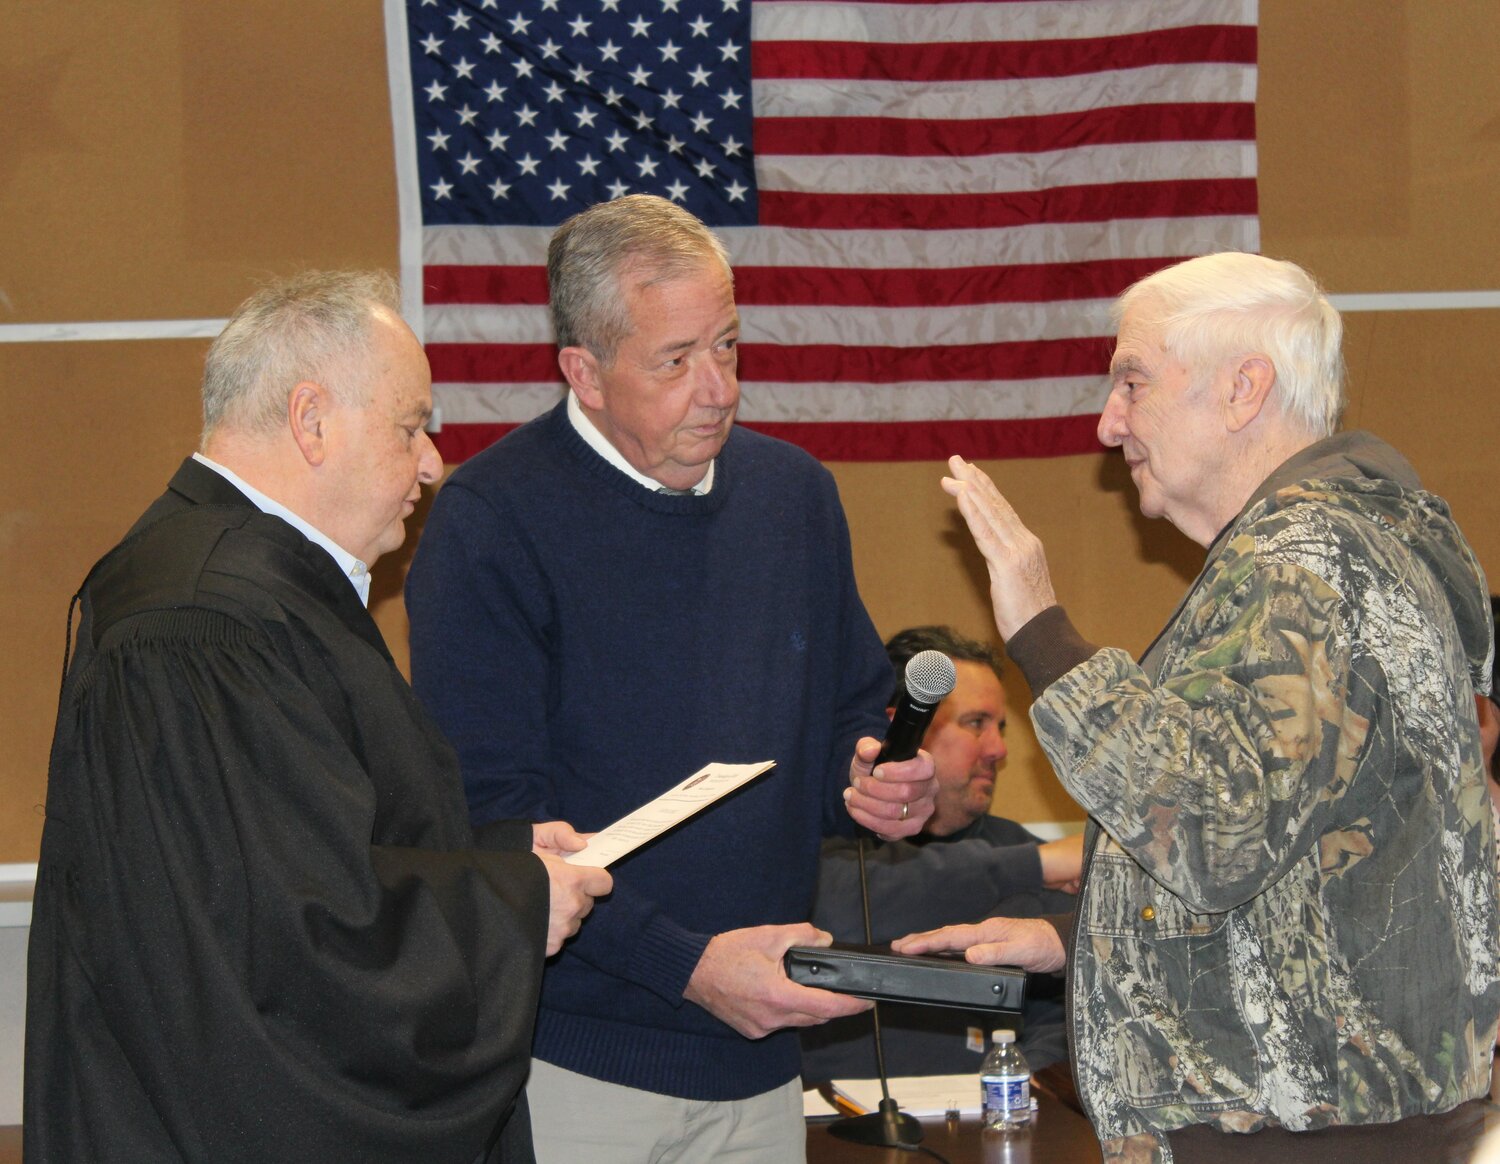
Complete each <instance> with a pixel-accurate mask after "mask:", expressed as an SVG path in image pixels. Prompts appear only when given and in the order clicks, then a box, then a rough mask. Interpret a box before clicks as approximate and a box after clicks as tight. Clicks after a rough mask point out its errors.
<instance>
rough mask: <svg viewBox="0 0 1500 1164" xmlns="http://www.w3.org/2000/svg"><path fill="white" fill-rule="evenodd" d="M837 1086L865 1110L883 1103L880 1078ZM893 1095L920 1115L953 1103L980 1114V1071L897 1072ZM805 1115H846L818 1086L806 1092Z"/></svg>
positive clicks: (835, 1087) (965, 1111) (839, 1082)
mask: <svg viewBox="0 0 1500 1164" xmlns="http://www.w3.org/2000/svg"><path fill="white" fill-rule="evenodd" d="M832 1086H833V1090H834V1091H836V1092H837V1093H838V1094H840V1095H842V1096H843V1097H844V1098H845V1099H847V1100H849V1101H851V1102H852V1103H853V1104H854V1105H855V1106H856V1107H860V1108H863V1109H864V1110H865V1111H876V1110H877V1109H878V1108H879V1107H880V1080H878V1079H835V1080H834V1081H833V1085H832ZM890 1089H891V1098H892V1099H894V1100H895V1101H896V1103H897V1105H898V1106H899V1107H900V1108H901V1110H902V1111H904V1112H906V1113H907V1114H908V1115H914V1116H917V1117H919V1118H920V1117H922V1116H940V1115H943V1114H944V1113H945V1112H947V1110H948V1109H949V1108H950V1107H956V1108H957V1109H958V1110H959V1112H960V1113H961V1114H962V1115H966V1116H977V1115H978V1114H979V1075H978V1074H977V1073H975V1074H973V1075H897V1076H895V1077H894V1078H892V1079H891V1080H890ZM802 1114H803V1115H804V1116H808V1117H813V1116H831V1115H842V1114H843V1113H842V1112H840V1111H838V1110H837V1109H835V1108H834V1107H833V1105H832V1104H830V1103H829V1102H828V1101H827V1100H826V1099H824V1098H823V1097H822V1096H821V1095H820V1094H819V1093H818V1090H817V1088H811V1089H809V1090H807V1091H804V1092H803V1093H802Z"/></svg>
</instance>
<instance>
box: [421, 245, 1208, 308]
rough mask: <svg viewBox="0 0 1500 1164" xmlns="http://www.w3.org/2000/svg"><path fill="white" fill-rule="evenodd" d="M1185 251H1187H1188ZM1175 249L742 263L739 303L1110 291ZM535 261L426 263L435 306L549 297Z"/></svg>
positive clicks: (1169, 259) (1048, 296)
mask: <svg viewBox="0 0 1500 1164" xmlns="http://www.w3.org/2000/svg"><path fill="white" fill-rule="evenodd" d="M1182 257H1186V256H1182ZM1176 261H1177V258H1176V257H1174V256H1154V257H1151V258H1144V259H1099V260H1095V261H1079V262H1073V263H1032V264H1028V265H1025V266H989V267H956V268H952V269H945V268H931V267H919V268H908V269H891V270H880V269H873V268H852V269H851V268H841V267H736V268H735V272H734V290H735V300H736V301H737V302H738V303H739V304H740V306H742V307H744V306H747V305H748V306H761V307H765V306H782V305H786V304H799V303H816V304H818V305H819V306H838V307H961V306H972V305H975V304H983V303H1049V302H1053V301H1055V300H1061V299H1105V298H1111V297H1113V296H1115V295H1118V294H1119V293H1120V292H1121V291H1123V290H1124V289H1125V288H1126V287H1128V286H1130V284H1132V283H1134V282H1135V281H1136V280H1137V279H1140V278H1143V277H1145V276H1146V275H1149V274H1151V272H1153V271H1157V270H1160V269H1161V268H1162V267H1165V266H1169V265H1170V264H1172V263H1174V262H1176ZM536 270H537V269H536V268H532V267H428V268H426V271H425V273H424V284H425V286H426V290H427V303H428V305H429V306H435V305H437V304H444V303H450V304H459V303H477V304H529V305H533V306H541V305H545V304H546V302H547V295H546V286H545V278H543V280H542V283H543V286H542V287H541V294H540V295H538V294H537V290H536V287H535V283H536V280H535V279H533V278H531V276H532V275H533V274H534V273H535V272H536Z"/></svg>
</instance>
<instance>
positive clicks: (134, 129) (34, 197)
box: [0, 0, 1500, 861]
mask: <svg viewBox="0 0 1500 1164" xmlns="http://www.w3.org/2000/svg"><path fill="white" fill-rule="evenodd" d="M1260 12H1261V18H1260V19H1261V41H1260V44H1261V49H1260V61H1261V66H1260V100H1259V103H1258V117H1259V139H1260V159H1261V163H1260V172H1261V181H1260V193H1261V222H1262V249H1263V250H1264V251H1265V252H1266V253H1268V254H1272V255H1276V256H1278V257H1284V258H1291V259H1294V260H1296V261H1297V262H1299V263H1302V264H1303V265H1304V266H1307V267H1308V268H1310V269H1311V270H1313V271H1314V272H1315V273H1316V274H1318V275H1319V277H1320V278H1321V279H1322V280H1323V282H1324V283H1325V284H1326V285H1327V287H1328V288H1329V290H1330V291H1332V292H1334V293H1335V294H1350V293H1361V292H1416V291H1455V290H1497V289H1500V257H1497V254H1500V251H1497V244H1500V200H1497V195H1496V191H1497V190H1500V70H1496V69H1495V68H1494V61H1495V60H1496V59H1500V7H1497V6H1496V4H1495V3H1494V0H1447V2H1445V3H1443V4H1431V3H1426V2H1424V0H1406V2H1401V0H1379V2H1378V3H1377V2H1375V0H1262V2H1261V5H1260ZM388 109H389V105H388V99H387V96H386V82H385V46H384V33H383V26H382V21H381V6H380V4H379V2H378V0H358V2H355V0H244V2H243V3H240V4H237V5H233V6H230V5H218V4H201V3H196V2H194V0H176V2H174V0H94V3H92V4H91V5H90V6H89V13H88V19H87V20H82V19H80V18H79V14H78V12H77V11H76V10H75V9H74V8H73V7H72V6H69V5H61V4H32V5H19V4H9V5H6V6H5V7H4V9H3V11H0V222H3V224H4V228H3V230H0V324H4V323H51V322H76V321H99V320H147V319H199V318H219V317H223V316H225V315H227V314H228V313H229V311H230V310H231V309H232V308H233V307H234V305H235V304H236V303H237V302H239V300H241V299H242V298H243V297H244V296H245V294H247V293H248V290H249V289H250V287H251V284H252V282H253V281H254V280H256V279H258V278H261V277H264V276H265V275H267V274H272V273H285V272H289V271H292V270H295V269H297V268H299V267H304V266H387V267H393V266H395V264H396V258H397V252H396V246H397V240H396V197H395V185H394V176H393V175H394V170H393V164H392V160H391V134H390V123H389V112H388ZM1346 322H1347V326H1348V342H1347V350H1348V359H1349V366H1350V373H1351V404H1350V408H1349V413H1348V418H1347V421H1348V423H1349V424H1350V425H1351V426H1355V427H1364V428H1369V429H1372V430H1374V431H1375V432H1377V433H1380V434H1381V435H1383V436H1385V437H1387V438H1388V439H1391V440H1392V441H1393V442H1394V443H1396V444H1397V445H1398V446H1399V447H1400V448H1402V449H1403V451H1405V452H1406V453H1407V455H1408V456H1409V457H1410V458H1411V459H1412V461H1413V462H1414V463H1415V464H1416V466H1417V468H1418V469H1419V470H1420V471H1421V473H1422V475H1423V477H1424V478H1425V480H1426V482H1427V484H1428V486H1429V487H1430V488H1432V489H1433V490H1435V491H1436V492H1438V493H1440V494H1442V495H1443V496H1445V497H1446V498H1448V500H1449V501H1450V503H1451V504H1452V506H1453V509H1454V512H1455V513H1456V514H1457V516H1458V519H1459V522H1460V524H1461V525H1462V526H1463V528H1464V530H1465V531H1466V532H1467V533H1468V535H1469V538H1470V540H1471V541H1472V542H1473V543H1474V546H1475V548H1476V550H1477V551H1478V554H1479V558H1480V560H1481V562H1482V563H1483V564H1484V566H1485V569H1486V570H1487V571H1488V572H1489V574H1490V576H1491V577H1492V578H1495V579H1497V580H1500V501H1497V498H1496V489H1495V487H1494V477H1495V473H1496V469H1497V459H1496V456H1495V445H1496V435H1497V428H1500V424H1497V422H1500V404H1497V396H1496V392H1495V389H1494V380H1495V371H1494V356H1493V353H1494V352H1495V351H1497V350H1500V310H1478V311H1416V312H1373V313H1356V314H1350V315H1349V316H1347V319H1346ZM204 347H205V345H204V344H203V343H201V342H196V341H182V340H176V341H159V342H153V341H132V342H118V343H116V342H75V343H0V399H3V402H4V415H5V426H4V436H3V438H0V440H3V450H4V456H3V457H0V646H3V650H0V789H3V795H0V861H31V860H35V857H36V852H37V844H38V841H39V838H40V835H41V825H42V814H41V805H42V802H43V799H44V796H45V788H46V763H47V746H48V741H49V739H50V736H51V730H52V720H53V715H54V711H55V704H56V698H57V688H58V680H59V674H60V666H61V662H62V655H63V647H64V625H65V618H66V613H67V606H68V598H69V596H70V595H71V594H72V593H73V591H74V589H75V588H76V586H77V584H78V582H79V581H80V580H81V579H82V578H83V575H84V573H85V572H86V571H87V569H88V567H89V565H90V564H91V563H92V562H93V561H94V560H95V559H96V558H97V557H98V556H99V555H100V554H101V553H102V552H104V551H105V550H106V549H108V548H109V546H110V545H112V544H113V542H114V541H115V540H116V539H117V538H118V536H119V535H120V534H121V533H122V532H123V531H124V529H125V528H126V527H127V526H128V525H129V523H130V522H131V521H132V520H133V519H134V518H135V516H136V515H137V514H138V513H139V512H140V510H141V509H142V508H144V506H145V505H146V504H147V503H148V502H149V501H150V500H151V499H152V498H153V497H155V496H156V494H157V493H159V492H160V490H161V488H162V486H163V484H164V483H165V480H166V478H167V477H168V476H169V475H170V474H171V472H172V470H173V469H174V468H175V467H176V465H177V463H178V461H179V460H180V459H181V458H182V457H183V456H184V455H185V454H186V453H187V452H189V451H191V449H192V448H193V446H194V443H195V440H196V434H197V427H198V406H197V379H198V374H199V368H200V364H201V360H202V356H203V350H204ZM955 451H956V452H963V451H964V450H963V449H961V448H958V449H955ZM832 468H833V470H834V473H835V475H836V476H837V478H838V481H839V486H840V489H841V490H842V492H843V497H844V503H845V506H846V507H847V509H848V513H849V522H850V528H851V531H852V535H853V539H854V554H855V566H856V569H857V571H858V574H859V579H860V585H861V589H862V591H863V593H864V596H865V599H866V602H867V604H868V605H869V608H870V611H871V614H872V615H873V617H874V619H875V622H876V624H877V626H878V627H879V628H880V630H881V632H882V633H883V634H889V633H891V632H893V631H895V630H898V629H900V628H901V627H903V626H906V625H910V624H913V623H918V622H939V621H945V622H952V623H954V624H955V625H957V626H958V627H959V628H960V629H962V630H965V631H967V632H968V633H970V634H974V635H979V636H982V637H993V628H992V625H991V623H990V620H989V616H988V613H987V604H986V600H985V596H984V589H985V581H984V576H983V571H982V568H981V567H980V566H979V564H978V560H977V558H976V556H975V555H974V553H973V551H972V549H971V548H970V547H969V545H968V543H967V538H966V537H965V536H961V531H960V529H959V527H958V526H957V524H956V523H955V521H956V519H955V517H954V515H953V511H952V510H951V507H950V506H949V505H948V503H947V500H946V498H944V496H943V495H942V494H941V492H940V491H939V489H938V487H937V480H938V477H939V476H940V475H941V472H942V467H941V466H940V465H937V464H895V465H883V464H839V465H834V466H832ZM985 468H986V469H987V470H988V471H990V472H991V473H992V474H993V475H994V476H995V478H996V480H997V481H998V482H999V483H1000V486H1001V488H1002V489H1003V490H1004V491H1005V492H1006V493H1007V494H1008V495H1009V496H1010V498H1011V500H1012V501H1013V502H1014V504H1015V505H1016V507H1017V509H1018V510H1019V511H1020V513H1021V514H1022V516H1023V517H1024V518H1025V519H1026V520H1027V521H1028V522H1029V523H1030V524H1031V525H1032V528H1033V529H1034V530H1035V531H1036V532H1037V533H1038V534H1039V536H1041V538H1042V539H1043V541H1044V543H1045V544H1046V546H1047V548H1048V553H1049V557H1050V560H1051V565H1052V573H1053V577H1054V580H1055V581H1056V584H1057V588H1058V591H1059V594H1060V596H1061V597H1062V600H1063V601H1064V602H1065V603H1066V604H1067V606H1068V607H1069V608H1070V610H1071V611H1072V612H1073V615H1074V617H1075V619H1076V620H1077V622H1078V623H1079V625H1080V627H1081V628H1082V629H1083V631H1084V633H1085V634H1087V635H1089V636H1090V637H1091V638H1093V639H1094V640H1096V641H1099V642H1107V643H1110V644H1113V645H1117V646H1121V647H1125V648H1127V649H1129V650H1132V651H1137V652H1138V651H1140V650H1142V649H1144V648H1145V646H1146V645H1147V643H1149V641H1150V639H1151V637H1152V635H1153V634H1154V633H1155V631H1156V629H1157V628H1158V627H1159V626H1160V625H1161V623H1162V622H1163V621H1164V620H1165V618H1166V617H1167V616H1168V614H1170V612H1171V609H1172V607H1173V606H1174V604H1175V602H1176V599H1177V598H1178V597H1179V596H1180V595H1181V593H1182V591H1183V589H1184V587H1185V586H1186V585H1187V583H1188V582H1189V581H1190V580H1191V578H1192V577H1193V575H1194V574H1195V573H1196V571H1197V568H1198V565H1199V563H1200V560H1201V553H1200V551H1199V550H1198V548H1197V547H1196V546H1194V545H1192V544H1191V543H1189V542H1187V541H1186V540H1185V539H1183V538H1182V537H1181V536H1180V535H1178V534H1177V533H1176V532H1175V531H1174V530H1172V529H1171V528H1170V527H1167V526H1165V525H1164V524H1163V523H1159V522H1156V523H1148V522H1145V521H1143V520H1142V519H1141V518H1140V517H1139V516H1138V515H1137V514H1136V513H1135V510H1134V500H1135V499H1134V492H1133V489H1132V487H1131V485H1130V482H1129V478H1128V476H1127V475H1126V474H1125V473H1124V471H1123V465H1122V464H1121V462H1120V460H1119V458H1118V457H1117V456H1107V455H1103V454H1101V455H1097V456H1083V457H1066V458H1059V459H1055V460H1043V461H1006V462H996V463H986V464H985ZM420 516H421V515H420V514H419V515H418V519H417V520H416V521H414V523H413V536H412V537H410V538H408V544H407V547H406V548H405V550H404V551H403V552H402V553H400V554H397V555H392V556H390V557H389V558H387V559H385V560H383V561H382V562H381V563H380V566H379V567H378V568H377V570H376V587H375V602H374V609H375V613H376V617H377V619H378V621H379V622H380V624H381V626H382V629H383V630H384V631H385V633H386V636H387V638H388V639H389V640H390V641H391V644H392V648H393V650H394V651H395V653H396V655H397V657H398V658H401V659H404V657H405V638H406V623H405V613H404V611H403V609H402V607H401V601H400V588H401V579H402V576H403V574H404V570H405V565H406V562H407V561H408V560H409V556H410V550H411V545H412V543H413V542H414V540H415V535H416V533H417V529H416V525H417V521H419V520H420ZM1007 690H1008V693H1009V696H1010V701H1011V703H1012V706H1013V709H1017V710H1019V709H1024V708H1025V707H1026V705H1027V703H1028V702H1029V693H1028V692H1027V691H1026V690H1025V686H1024V684H1023V683H1021V682H1020V680H1019V678H1018V677H1017V676H1016V675H1015V674H1012V675H1011V677H1010V682H1009V684H1008V688H1007ZM1012 724H1013V726H1012V729H1011V732H1010V737H1009V739H1010V744H1011V749H1012V752H1011V759H1010V761H1009V764H1008V766H1007V769H1006V773H1005V779H1004V781H1003V783H1002V785H1001V789H1000V792H999V793H998V795H997V800H996V809H997V811H1000V812H1002V813H1004V814H1005V815H1007V816H1013V817H1016V818H1019V819H1021V820H1031V821H1036V820H1069V819H1075V818H1077V817H1078V816H1079V815H1080V814H1079V812H1078V809H1077V808H1076V806H1074V805H1073V803H1072V802H1071V801H1070V800H1069V799H1068V797H1067V796H1066V794H1065V793H1064V792H1063V791H1062V790H1061V788H1060V787H1059V786H1058V785H1057V783H1056V781H1055V779H1054V778H1053V776H1052V774H1051V771H1050V769H1049V768H1048V767H1047V764H1046V761H1045V758H1044V757H1042V756H1041V755H1040V754H1039V752H1038V749H1037V747H1036V743H1035V739H1034V737H1033V736H1032V735H1031V732H1030V728H1029V725H1028V724H1027V723H1026V722H1025V719H1024V716H1022V715H1020V714H1013V715H1012Z"/></svg>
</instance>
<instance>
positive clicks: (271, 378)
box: [203, 271, 401, 441]
mask: <svg viewBox="0 0 1500 1164" xmlns="http://www.w3.org/2000/svg"><path fill="white" fill-rule="evenodd" d="M377 307H384V308H387V309H388V310H390V311H391V312H393V313H394V314H396V315H400V313H401V293H400V289H399V287H398V285H397V283H396V280H395V279H393V278H392V277H391V276H390V275H389V274H388V273H387V272H385V271H305V272H303V273H302V274H300V275H293V276H291V277H290V278H286V279H278V280H276V281H275V282H273V283H268V284H267V285H266V286H264V287H262V288H261V289H260V290H259V291H257V292H256V293H255V294H254V295H252V296H250V298H249V299H247V300H245V302H243V303H241V304H240V305H239V307H238V308H236V309H235V312H234V314H233V315H232V316H230V317H229V322H228V324H226V325H225V327H224V330H223V331H222V332H220V333H219V338H218V339H216V340H214V342H213V345H212V346H211V347H210V348H209V349H208V357H207V358H206V359H205V361H204V365H203V438H204V440H205V441H206V440H207V439H208V437H209V436H210V434H212V433H213V432H215V431H216V430H217V429H220V428H225V427H228V428H235V429H239V430H241V431H244V432H252V433H266V432H271V431H273V430H274V429H276V428H278V427H279V426H281V425H282V424H284V423H285V422H286V409H287V398H288V395H289V394H290V392H291V390H292V388H293V387H294V386H295V385H296V384H298V383H300V382H301V381H303V380H315V381H317V382H318V383H320V384H323V385H324V386H325V387H327V388H328V389H329V390H330V391H332V392H333V393H334V395H335V396H336V397H337V398H338V399H339V400H341V401H343V402H344V403H346V404H356V405H357V404H363V403H365V402H367V401H368V399H369V389H370V385H369V384H367V383H365V382H364V380H363V378H362V377H360V376H358V375H356V374H355V371H354V369H355V368H356V367H357V366H358V365H357V362H356V361H353V360H350V359H349V358H348V357H349V356H350V355H351V354H352V353H354V352H355V351H357V350H358V349H360V348H362V347H363V346H364V345H365V343H366V342H367V341H368V339H369V337H370V325H371V323H372V322H373V312H374V310H375V309H376V308H377Z"/></svg>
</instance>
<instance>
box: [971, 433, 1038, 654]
mask: <svg viewBox="0 0 1500 1164" xmlns="http://www.w3.org/2000/svg"><path fill="white" fill-rule="evenodd" d="M948 471H949V472H950V473H952V474H953V476H951V477H944V478H943V491H944V492H945V493H947V494H949V495H950V496H952V497H954V498H956V499H957V501H958V512H959V513H961V514H963V518H964V521H966V522H967V523H968V525H969V533H971V534H972V535H973V536H974V544H975V545H976V546H978V547H979V552H980V553H981V554H983V555H984V562H985V565H986V566H987V567H989V572H990V602H991V604H992V605H993V606H994V608H995V626H996V628H998V629H999V631H1000V634H1001V636H1002V637H1004V638H1006V639H1009V638H1010V637H1011V635H1013V634H1015V633H1016V631H1018V630H1020V629H1021V628H1022V627H1023V626H1025V625H1026V624H1027V623H1028V622H1030V621H1031V620H1032V619H1033V618H1035V617H1036V616H1037V615H1039V614H1041V613H1042V611H1044V610H1046V609H1047V607H1049V606H1053V605H1055V604H1056V603H1057V595H1056V594H1055V593H1054V592H1053V590H1052V578H1051V576H1050V575H1049V574H1048V573H1047V555H1046V553H1045V552H1044V551H1043V549H1042V543H1041V541H1040V540H1038V538H1037V536H1036V535H1035V534H1034V533H1032V532H1031V531H1030V530H1029V529H1027V528H1026V527H1025V526H1024V525H1022V524H1021V519H1020V518H1019V517H1017V516H1016V511H1015V510H1014V509H1012V508H1011V505H1010V502H1008V501H1006V500H1005V498H1004V497H1001V496H1000V490H998V489H996V488H995V483H994V482H993V481H991V480H990V479H989V478H988V477H987V476H985V475H984V473H983V472H982V471H981V470H979V469H977V468H976V467H975V466H973V465H971V464H970V463H969V462H968V461H966V460H964V459H963V458H962V457H949V458H948Z"/></svg>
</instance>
